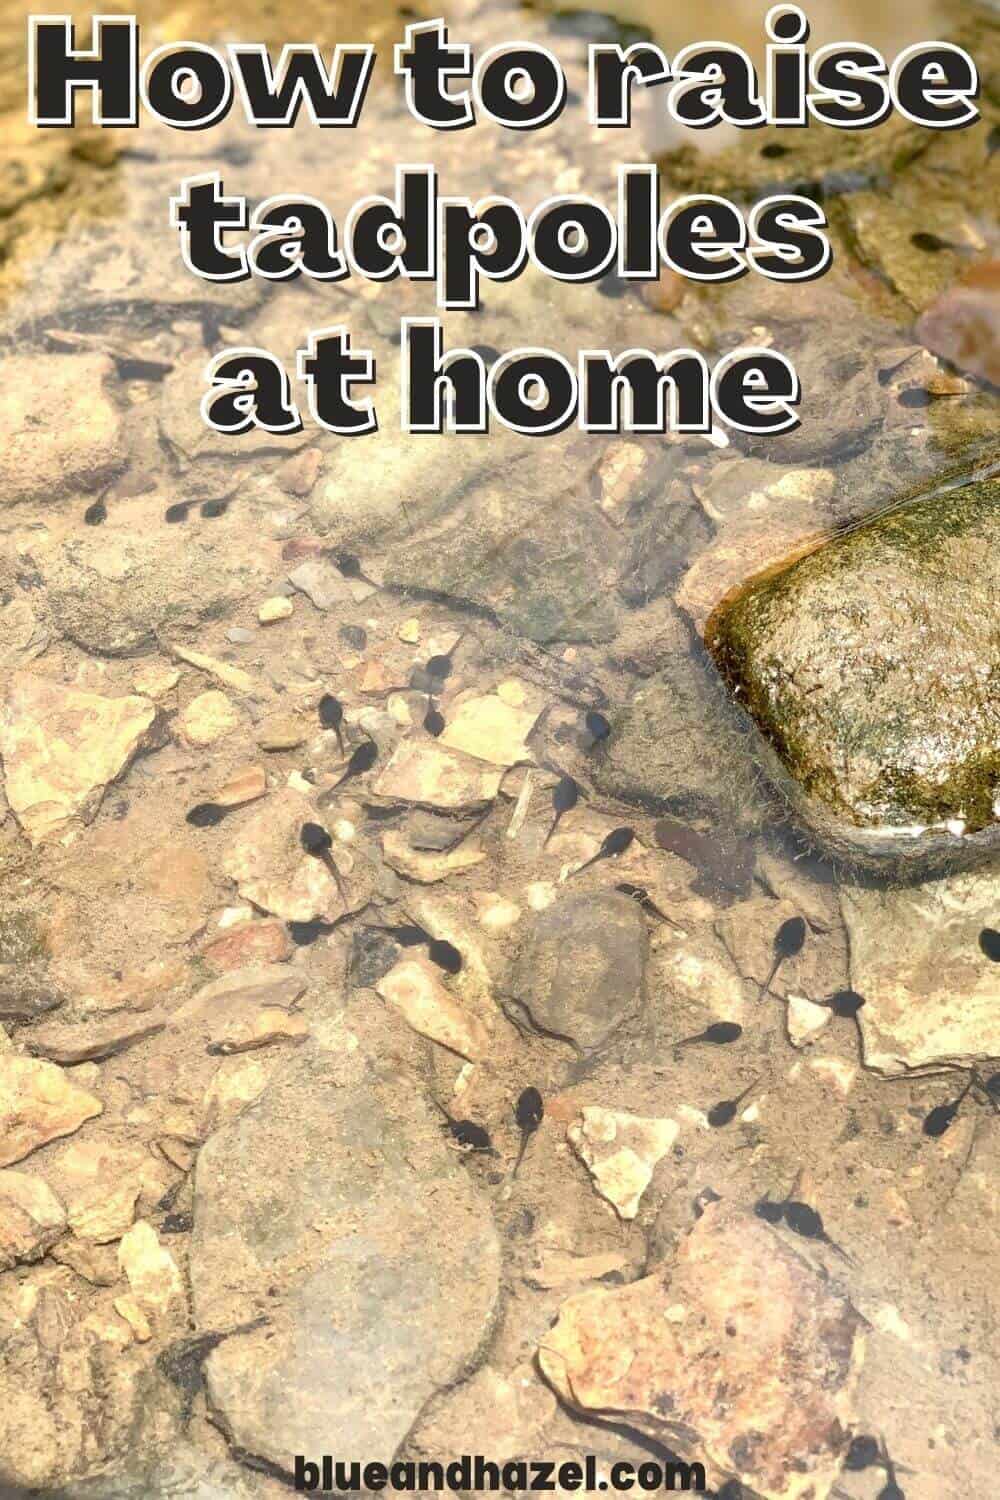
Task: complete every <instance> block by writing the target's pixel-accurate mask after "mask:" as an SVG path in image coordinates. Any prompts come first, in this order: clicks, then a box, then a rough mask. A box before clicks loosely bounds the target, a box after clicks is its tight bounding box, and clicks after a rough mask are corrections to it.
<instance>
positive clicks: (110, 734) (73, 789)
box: [0, 672, 156, 844]
mask: <svg viewBox="0 0 1000 1500" xmlns="http://www.w3.org/2000/svg"><path fill="white" fill-rule="evenodd" d="M155 720H156V705H155V704H153V703H151V702H150V701H149V699H148V698H140V697H138V696H131V697H127V698H102V697H99V696H98V695H97V694H96V693H84V692H81V691H80V690H79V689H78V688H71V687H64V686H63V685H62V683H59V682H53V681H51V680H50V679H48V678H46V677H35V676H34V675H32V674H31V673H29V672H18V673H16V674H15V676H14V678H13V681H12V683H11V686H10V691H9V692H8V695H7V700H6V702H5V704H4V706H3V709H2V710H0V756H2V757H3V767H4V778H5V785H6V791H7V800H8V802H9V803H10V805H11V808H12V809H13V811H14V814H15V816H16V818H17V820H18V822H19V823H20V825H21V828H22V829H23V831H24V832H25V834H27V836H28V838H29V839H30V840H31V842H32V843H33V844H38V843H41V841H42V840H43V839H47V838H52V837H56V836H58V835H60V834H63V833H65V832H66V831H67V830H68V829H69V828H70V827H71V826H72V824H73V822H74V820H75V819H77V818H79V819H81V820H82V821H83V822H89V821H90V820H91V818H93V816H94V814H95V813H96V812H97V809H98V808H99V806H100V804H101V798H102V797H103V796H104V791H105V788H106V787H107V785H108V783H109V782H112V781H114V780H115V779H116V777H118V776H120V775H121V773H122V771H124V770H125V768H126V766H127V765H128V764H129V762H130V761H131V759H132V757H133V756H134V755H135V753H136V752H137V751H138V750H139V749H141V748H142V747H143V746H144V745H146V744H148V743H149V737H150V731H151V729H152V727H153V724H154V722H155Z"/></svg>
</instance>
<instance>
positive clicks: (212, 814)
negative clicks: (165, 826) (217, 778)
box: [184, 802, 230, 828]
mask: <svg viewBox="0 0 1000 1500" xmlns="http://www.w3.org/2000/svg"><path fill="white" fill-rule="evenodd" d="M229 811H230V809H229V808H228V807H219V805H218V804H217V803H215V802H199V803H197V804H196V805H195V806H194V807H192V808H191V809H190V811H189V812H188V813H187V814H186V816H185V818H184V821H185V823H190V824H191V827H192V828H214V827H215V826H216V824H217V823H221V822H222V820H223V818H224V817H225V816H226V813H227V812H229Z"/></svg>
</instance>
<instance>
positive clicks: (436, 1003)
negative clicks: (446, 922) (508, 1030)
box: [375, 958, 489, 1062]
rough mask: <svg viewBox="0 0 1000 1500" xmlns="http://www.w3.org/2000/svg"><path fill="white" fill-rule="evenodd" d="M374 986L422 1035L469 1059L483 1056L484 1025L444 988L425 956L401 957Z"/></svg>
mask: <svg viewBox="0 0 1000 1500" xmlns="http://www.w3.org/2000/svg"><path fill="white" fill-rule="evenodd" d="M375 988H376V990H377V991H378V993H379V994H380V995H381V996H382V998H383V1000H388V1001H389V1003H390V1005H394V1006H395V1007H396V1009H397V1010H398V1011H399V1012H400V1013H401V1015H402V1016H403V1019H404V1020H405V1021H406V1023H407V1025H408V1026H412V1027H413V1030H414V1031H419V1033H420V1035H421V1036H426V1037H429V1038H430V1040H431V1041H432V1042H438V1043H439V1044H440V1045H441V1046H442V1047H448V1048H449V1049H450V1050H451V1051H452V1052H458V1053H459V1054H460V1055H461V1056H462V1057H467V1058H469V1060H470V1061H472V1062H475V1061H476V1060H477V1059H478V1058H480V1057H482V1056H484V1054H485V1052H486V1050H487V1047H488V1046H489V1036H488V1034H487V1032H486V1028H485V1027H484V1026H483V1024H482V1022H481V1021H479V1020H478V1019H477V1018H476V1017H475V1016H473V1015H470V1014H469V1012H468V1011H466V1009H465V1008H464V1007H463V1005H462V1004H461V1003H460V1001H458V1000H457V999H456V998H455V996H454V995H452V994H451V993H450V991H448V990H446V989H445V987H444V985H443V984H442V983H441V982H440V980H439V979H438V978H437V976H436V973H435V970H434V968H433V966H432V965H431V964H429V963H428V962H427V961H426V960H425V959H421V958H407V959H403V960H402V962H400V963H398V964H396V965H395V966H394V967H393V968H392V969H390V970H389V972H388V974H385V975H384V976H383V977H382V978H381V979H380V980H379V981H378V983H377V984H376V986H375Z"/></svg>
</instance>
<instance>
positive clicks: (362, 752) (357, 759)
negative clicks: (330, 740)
mask: <svg viewBox="0 0 1000 1500" xmlns="http://www.w3.org/2000/svg"><path fill="white" fill-rule="evenodd" d="M377 760H378V746H377V745H376V743H375V741H374V740H364V741H363V742H362V743H361V744H360V745H359V746H358V748H357V749H356V750H355V751H354V752H353V754H352V755H351V758H350V760H349V761H348V762H347V765H346V767H345V769H344V771H343V772H342V774H341V775H340V777H339V778H338V779H337V780H336V781H335V782H334V783H333V786H331V787H327V789H326V791H325V792H324V793H323V794H322V796H321V797H320V798H319V805H320V806H321V807H323V806H325V805H326V803H327V802H329V801H330V800H331V798H332V797H333V794H334V792H336V791H338V790H339V789H340V787H342V786H343V785H344V782H345V781H350V780H351V778H352V777H353V776H363V775H364V773H365V772H366V771H370V770H371V768H372V766H373V765H374V764H375V762H376V761H377Z"/></svg>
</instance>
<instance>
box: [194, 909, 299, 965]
mask: <svg viewBox="0 0 1000 1500" xmlns="http://www.w3.org/2000/svg"><path fill="white" fill-rule="evenodd" d="M291 952H292V942H291V939H290V938H289V936H288V930H287V928H286V927H285V924H284V923H283V922H279V921H277V920H276V919H274V918H271V917H265V918H264V919H263V920H261V921H258V922H241V923H240V924H239V926H237V927H229V928H227V929H226V931H225V932H223V933H221V934H220V935H219V936H218V937H215V938H212V940H211V941H210V942H208V943H206V945H205V947H204V948H202V950H201V956H202V958H203V959H204V960H205V962H206V963H207V964H208V965H209V966H210V967H211V968H213V969H215V971H216V972H217V973H220V974H221V973H230V972H232V971H233V970H235V969H245V968H247V967H248V966H251V965H255V964H279V963H283V962H284V961H285V959H287V958H290V957H291Z"/></svg>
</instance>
